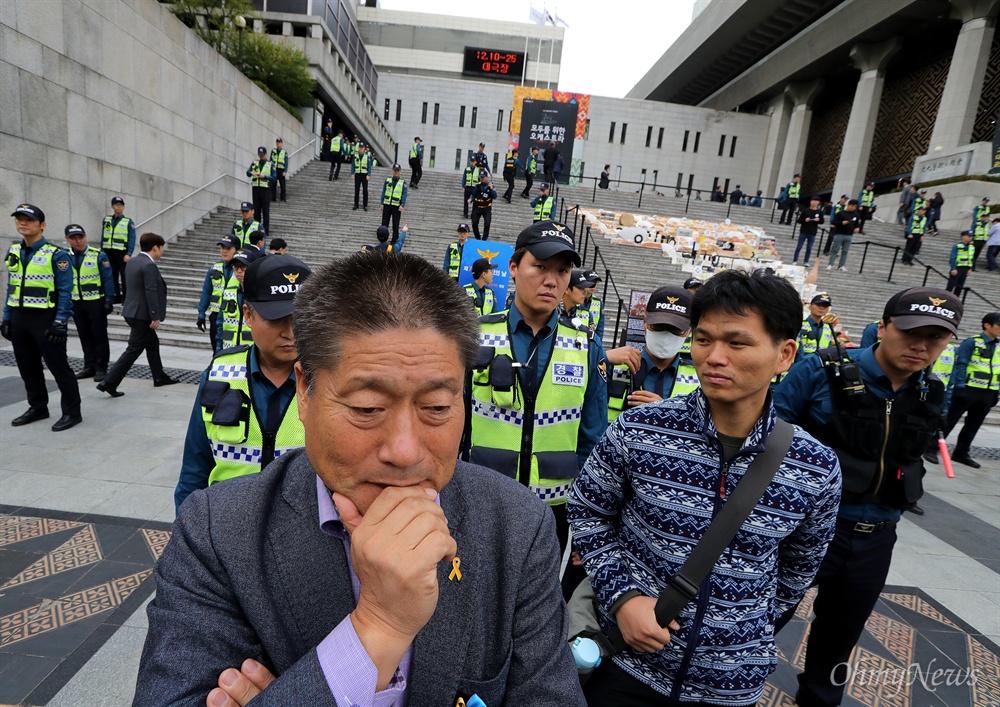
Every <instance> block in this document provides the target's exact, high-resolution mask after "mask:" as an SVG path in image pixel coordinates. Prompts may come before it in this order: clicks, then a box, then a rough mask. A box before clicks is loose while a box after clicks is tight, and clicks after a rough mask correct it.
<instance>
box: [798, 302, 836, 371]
mask: <svg viewBox="0 0 1000 707" xmlns="http://www.w3.org/2000/svg"><path fill="white" fill-rule="evenodd" d="M832 304H833V300H831V299H830V295H828V294H826V293H825V292H821V293H819V294H817V295H815V296H814V297H813V298H812V299H811V300H810V301H809V316H808V317H806V318H805V319H804V320H803V322H802V329H801V331H799V347H798V349H797V350H796V351H795V360H796V361H799V360H801V359H802V357H804V356H808V355H809V354H814V353H816V352H817V351H819V350H820V349H825V348H827V347H830V346H833V344H834V342H835V341H836V338H837V335H836V333H835V332H834V331H833V326H832V325H831V324H830V323H829V322H828V319H829V318H830V317H829V315H830V307H831V305H832Z"/></svg>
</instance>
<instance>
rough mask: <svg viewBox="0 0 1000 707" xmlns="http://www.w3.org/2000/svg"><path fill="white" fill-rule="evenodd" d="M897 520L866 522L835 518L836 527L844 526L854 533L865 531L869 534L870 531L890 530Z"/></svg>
mask: <svg viewBox="0 0 1000 707" xmlns="http://www.w3.org/2000/svg"><path fill="white" fill-rule="evenodd" d="M898 522H899V521H896V520H883V521H881V522H879V523H867V522H865V521H860V520H845V519H843V518H838V519H837V527H838V528H845V529H846V530H851V531H853V532H855V533H865V534H866V535H871V534H872V533H878V532H881V531H883V530H890V529H892V528H895V527H896V524H897V523H898Z"/></svg>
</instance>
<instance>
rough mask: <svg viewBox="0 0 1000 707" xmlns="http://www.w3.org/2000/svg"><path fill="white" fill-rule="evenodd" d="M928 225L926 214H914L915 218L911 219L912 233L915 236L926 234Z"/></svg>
mask: <svg viewBox="0 0 1000 707" xmlns="http://www.w3.org/2000/svg"><path fill="white" fill-rule="evenodd" d="M926 226H927V217H926V216H920V215H919V214H913V218H912V219H910V233H912V234H913V235H915V236H922V235H923V234H924V228H925V227H926Z"/></svg>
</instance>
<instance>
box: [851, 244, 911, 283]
mask: <svg viewBox="0 0 1000 707" xmlns="http://www.w3.org/2000/svg"><path fill="white" fill-rule="evenodd" d="M858 245H863V246H864V247H865V249H864V251H863V252H862V253H861V267H860V268H859V269H858V275H860V274H861V273H863V272H864V271H865V260H866V259H867V258H868V246H877V247H879V248H886V249H888V250H892V251H895V252H894V253H893V254H892V265H891V266H889V277H887V278H886V279H885V281H886V282H892V274H893V272H895V270H896V258H898V257H899V251H900V250H902V248H900V247H899V246H898V245H897V246H891V245H885V244H884V243H876V242H875V241H864V242H863V243H859V244H858Z"/></svg>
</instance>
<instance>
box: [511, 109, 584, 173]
mask: <svg viewBox="0 0 1000 707" xmlns="http://www.w3.org/2000/svg"><path fill="white" fill-rule="evenodd" d="M576 120H577V105H576V103H573V102H571V103H559V102H557V101H537V100H534V99H532V98H525V99H524V101H523V102H522V105H521V135H520V138H519V140H518V145H519V147H518V150H519V151H520V154H521V160H522V161H523V160H524V159H525V155H527V154H528V153H529V152H530V151H531V148H532V147H537V148H538V149H539V156H540V157H541V155H544V154H545V150H547V149H551V148H552V147H553V145H554V146H555V149H557V150H558V151H559V153H560V154H561V155H562V156H563V161H564V163H565V164H566V167H564V168H563V171H562V173H561V178H560V179H559V181H560V182H562V183H566V182H567V180H568V178H569V172H570V170H569V169H568V166H569V162H570V156H571V155H572V154H573V142H574V133H575V130H576ZM539 161H541V160H539Z"/></svg>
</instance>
